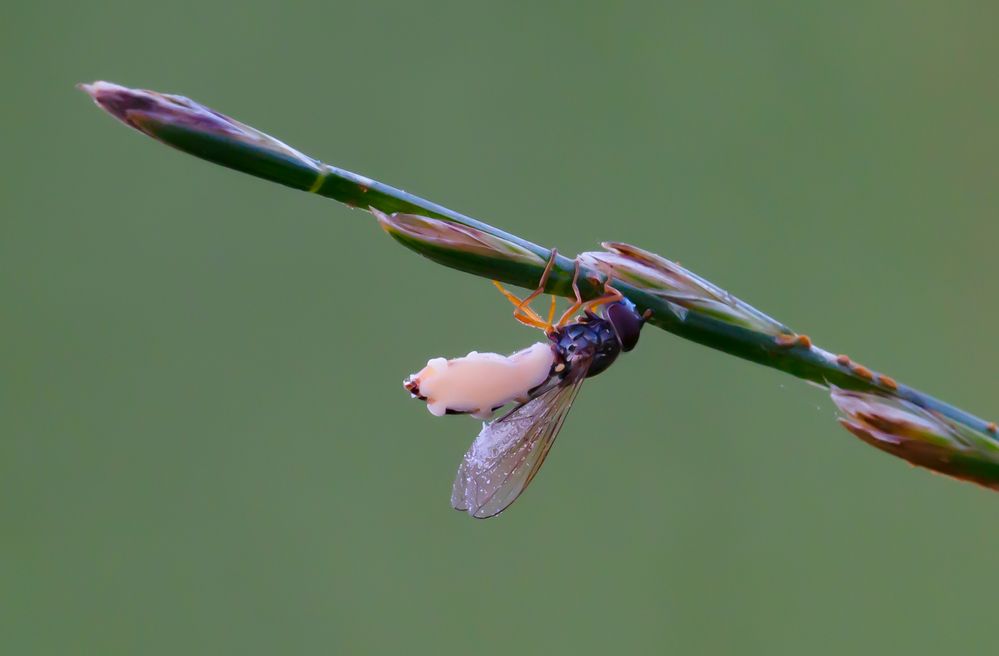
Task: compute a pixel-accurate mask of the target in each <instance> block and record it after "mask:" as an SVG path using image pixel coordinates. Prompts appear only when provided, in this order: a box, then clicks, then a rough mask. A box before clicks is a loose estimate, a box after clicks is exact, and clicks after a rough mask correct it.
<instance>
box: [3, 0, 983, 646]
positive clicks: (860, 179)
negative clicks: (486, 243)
mask: <svg viewBox="0 0 999 656" xmlns="http://www.w3.org/2000/svg"><path fill="white" fill-rule="evenodd" d="M4 13H5V18H4V20H3V21H2V23H0V54H2V57H0V71H2V76H3V80H4V102H3V103H2V104H0V117H2V121H0V124H2V126H3V127H2V128H0V130H2V133H3V144H4V147H3V154H4V156H3V157H2V158H0V167H2V171H0V173H2V175H0V180H2V181H3V183H2V185H3V193H2V194H0V300H2V307H3V313H2V320H0V334H2V339H0V362H2V365H0V370H2V372H3V373H2V376H0V432H2V439H0V526H2V539H0V652H2V653H4V654H60V655H63V654H105V655H106V654H144V655H148V654H236V653H239V654H277V653H280V654H288V653H301V654H305V653H308V654H315V653H404V654H424V653H426V654H457V653H465V654H469V653H470V654H482V655H483V656H484V655H488V654H511V653H575V654H606V653H647V652H670V653H681V654H686V653H691V654H710V653H717V654H722V653H737V654H802V653H808V654H841V653H857V652H860V653H875V652H876V653H881V654H910V655H911V654H929V653H940V652H942V651H944V650H946V652H947V653H983V652H986V651H988V649H987V648H986V646H987V645H988V644H990V643H991V641H993V640H994V630H993V627H994V623H995V589H996V583H997V571H996V567H995V554H996V552H997V549H999V497H997V496H996V495H995V494H994V493H991V492H986V491H984V490H981V489H978V488H976V487H974V486H971V485H969V484H963V483H957V482H954V481H950V480H948V479H944V478H941V477H938V476H933V475H931V474H929V473H926V472H924V471H921V470H913V469H911V468H910V467H908V466H907V465H905V464H904V463H902V462H901V461H897V460H895V459H892V458H891V457H889V456H887V455H884V454H881V453H879V452H877V451H875V450H874V449H871V448H869V447H867V446H865V445H863V444H861V443H860V442H858V441H857V440H855V439H854V438H853V437H852V436H850V435H849V434H847V433H846V432H845V431H843V430H842V429H840V428H839V427H838V426H837V425H836V422H835V420H834V416H835V413H834V411H833V408H832V407H831V404H830V402H829V401H828V400H827V398H826V397H825V395H824V394H823V393H821V392H820V391H818V390H815V389H813V388H810V387H808V386H806V385H804V384H803V383H800V382H798V381H796V380H795V379H793V378H790V377H788V376H785V375H783V374H780V373H779V372H775V371H771V370H768V369H765V368H762V367H759V366H756V365H751V364H748V363H745V362H742V361H738V360H736V359H733V358H731V357H728V356H724V355H722V354H719V353H716V352H714V351H710V350H708V349H705V348H703V347H699V346H696V345H693V344H689V343H687V342H684V341H682V340H679V339H677V338H675V337H673V336H671V335H668V334H666V333H662V332H660V331H655V330H649V331H647V332H646V334H645V336H644V337H643V343H642V344H641V345H640V348H639V349H638V350H637V351H636V352H635V353H634V354H631V355H629V356H628V357H625V358H623V359H622V360H621V361H620V362H619V364H617V365H615V367H614V368H613V369H611V370H610V371H609V372H608V373H607V374H605V375H603V376H600V377H599V378H596V379H594V380H593V381H591V382H590V383H588V384H587V385H586V387H585V388H584V390H583V392H582V394H581V395H580V398H579V401H578V403H577V408H576V409H575V410H574V412H573V414H572V415H571V416H570V418H569V421H568V422H567V425H566V428H565V430H564V432H563V435H562V437H561V438H560V440H559V444H558V446H557V447H556V448H555V450H554V452H553V453H552V457H551V458H550V459H549V461H548V464H547V465H546V467H545V471H544V473H543V474H542V475H541V476H539V477H538V479H537V481H536V482H535V483H534V485H533V486H532V487H531V489H530V490H529V491H528V492H527V494H526V495H525V496H524V497H523V498H522V499H521V500H520V501H519V502H518V503H517V504H516V505H514V507H513V508H512V509H511V510H510V511H509V512H508V513H506V514H504V515H503V516H501V517H500V518H498V519H495V520H491V521H487V522H476V521H473V520H471V519H469V518H468V517H466V516H464V515H461V514H458V513H456V512H454V511H452V510H451V509H450V507H449V503H448V497H449V492H450V485H451V478H452V476H453V474H454V471H455V468H456V466H457V463H458V460H459V458H460V456H461V454H462V453H463V452H464V450H465V448H466V447H467V445H468V444H469V442H470V440H471V438H472V437H473V436H474V435H475V433H476V432H477V428H478V425H477V423H476V422H475V421H474V420H471V419H468V418H448V419H436V418H434V417H432V416H430V414H429V413H428V412H427V411H426V409H425V407H424V406H423V404H421V403H418V402H416V401H412V400H410V399H409V398H408V395H407V394H406V393H405V392H404V391H403V389H402V388H401V386H400V383H401V381H402V379H403V377H404V376H405V375H407V374H408V373H410V372H411V371H414V370H416V369H419V368H420V367H421V366H422V365H423V364H424V363H425V361H426V360H427V358H429V357H431V356H437V355H450V356H454V355H461V354H464V353H466V352H467V351H469V350H472V349H479V350H495V351H500V352H508V351H511V350H514V349H516V348H520V347H522V346H525V345H527V344H529V343H531V342H532V341H535V340H536V339H538V337H539V335H538V334H537V333H535V332H532V331H531V330H529V329H527V328H524V327H521V326H518V325H517V324H515V323H514V322H513V321H512V319H511V318H510V308H509V306H508V305H507V304H506V302H505V301H503V300H502V299H501V298H500V297H499V295H497V294H496V293H495V291H494V290H493V289H492V288H491V287H490V286H489V285H488V284H487V283H486V282H485V281H483V280H481V279H477V278H472V277H470V276H466V275H463V274H459V273H457V272H453V271H450V270H446V269H443V268H441V267H438V266H436V265H433V264H431V263H430V262H428V261H426V260H423V259H421V258H419V257H417V256H415V255H414V254H412V253H410V252H408V251H406V250H404V249H402V248H400V247H399V246H398V245H396V244H395V243H394V242H392V241H391V240H390V239H388V238H386V237H385V236H384V235H383V234H382V233H381V231H380V230H379V229H378V228H377V226H376V224H375V222H374V221H373V220H372V219H371V218H370V217H369V216H368V215H367V214H364V213H361V212H352V211H350V210H348V209H346V208H344V207H342V206H340V205H337V204H336V203H333V202H331V201H328V200H324V199H321V198H317V197H313V196H309V195H307V194H302V193H297V192H291V191H289V190H286V189H283V188H280V187H277V186H274V185H271V184H268V183H264V182H261V181H258V180H254V179H251V178H249V177H246V176H243V175H239V174H236V173H233V172H230V171H226V170H223V169H220V168H217V167H214V166H211V165H208V164H206V163H203V162H200V161H197V160H195V159H193V158H190V157H188V156H185V155H182V154H179V153H177V152H175V151H171V150H169V149H167V148H164V147H162V146H160V145H158V144H155V143H154V142H152V141H151V140H149V139H146V138H144V137H142V136H141V135H139V134H137V133H135V132H133V131H131V130H128V129H126V128H125V127H123V126H121V125H118V124H116V123H115V122H114V121H113V120H111V119H110V118H109V117H107V116H105V115H103V114H102V113H101V112H100V111H99V110H98V109H96V108H95V107H93V106H92V104H91V103H90V101H89V99H87V98H86V97H85V96H84V95H83V94H81V93H79V92H77V91H75V90H74V89H73V85H74V84H75V83H77V82H81V81H91V80H94V79H107V80H112V81H115V82H119V83H122V84H126V85H131V86H140V87H146V88H152V89H157V90H160V91H167V92H176V93H182V94H185V95H188V96H190V97H192V98H195V99H197V100H199V101H201V102H204V103H206V104H208V105H210V106H212V107H215V108H217V109H219V110H221V111H224V112H227V113H229V114H232V115H234V116H235V117H237V118H239V119H241V120H243V121H246V122H248V123H250V124H252V125H254V126H256V127H259V128H261V129H263V130H266V131H269V132H271V133H272V134H275V135H276V136H278V137H279V138H282V139H285V140H287V141H288V142H289V143H291V144H292V145H295V146H297V147H300V148H301V149H303V150H305V151H306V152H308V153H310V154H313V155H316V156H318V157H322V158H324V159H325V160H326V161H329V162H331V163H334V164H336V165H339V166H343V167H346V168H348V169H351V170H354V171H357V172H359V173H363V174H366V175H369V176H373V177H375V178H377V179H380V180H382V181H384V182H387V183H389V184H393V185H396V186H399V187H402V188H404V189H407V190H408V191H412V192H415V193H418V194H421V195H423V196H426V197H428V198H430V199H433V200H436V201H438V202H441V203H444V204H445V205H448V206H450V207H452V208H454V209H457V210H460V211H465V212H467V213H469V214H471V215H472V216H475V217H477V218H481V219H483V220H486V221H488V222H491V223H493V224H495V225H497V226H499V227H501V228H504V229H507V230H510V231H512V232H514V233H516V234H519V235H521V236H524V237H526V238H529V239H531V240H533V241H536V242H538V243H541V244H544V245H553V246H557V247H558V248H559V250H560V251H562V252H564V253H574V252H579V251H582V250H588V249H592V248H593V247H594V246H595V245H596V244H597V243H598V242H599V241H600V240H605V239H617V240H624V241H630V242H633V243H636V244H639V245H641V246H643V247H645V248H648V249H651V250H653V251H657V252H659V253H661V254H663V255H665V256H667V257H671V258H674V259H677V260H680V261H681V262H682V263H683V264H684V265H685V266H687V267H689V268H691V269H693V270H694V271H696V272H698V273H700V274H702V275H704V276H706V277H708V278H709V279H711V280H712V281H714V282H716V283H718V284H720V285H722V286H723V287H726V288H728V289H729V290H730V291H732V292H733V293H735V294H737V295H739V296H741V297H742V298H744V299H746V300H747V301H749V302H751V303H753V304H754V305H756V306H758V307H759V308H761V309H762V310H764V311H766V312H768V313H770V314H772V315H774V316H775V317H777V318H779V319H780V320H782V321H784V322H786V323H788V324H789V325H791V326H792V327H794V328H796V329H797V330H800V331H802V332H806V333H808V334H809V335H811V336H812V337H813V339H815V340H816V341H817V343H818V344H820V345H822V346H824V347H826V348H829V349H831V350H833V351H835V352H845V353H849V354H850V355H852V356H854V357H855V358H857V359H859V360H861V361H863V362H865V363H867V364H869V365H871V366H873V367H876V368H879V369H883V370H884V371H886V372H888V373H891V374H892V375H895V376H896V377H897V378H898V379H899V380H901V381H904V382H907V383H910V384H912V385H915V386H917V387H920V388H922V389H924V390H926V391H928V392H930V393H934V394H937V395H939V396H941V397H942V398H944V399H945V400H948V401H951V402H953V403H956V404H958V405H960V406H961V407H964V408H965V409H967V410H969V411H971V412H975V413H978V414H981V415H984V416H991V417H992V418H995V417H996V416H997V415H999V406H997V400H996V398H995V382H996V371H997V368H999V348H997V347H996V343H995V340H994V337H993V332H994V330H993V328H992V327H993V326H994V325H996V322H997V321H999V310H997V309H996V307H997V306H996V303H995V302H994V298H995V295H996V290H997V282H996V281H997V280H999V260H997V258H996V257H995V250H996V242H997V238H999V227H997V224H996V220H995V218H996V215H997V212H999V186H997V184H996V180H997V175H999V167H997V161H999V159H997V158H999V156H997V153H999V120H997V118H996V117H997V114H996V106H997V101H999V86H997V85H996V83H995V68H996V64H997V62H999V42H997V40H996V39H995V25H996V23H997V21H999V5H996V4H995V3H986V2H954V3H933V2H913V3H906V4H899V3H889V2H843V3H824V4H818V3H793V2H758V3H710V4H701V3H697V4H695V3H651V2H648V3H606V2H585V3H527V2H507V3H477V2H473V3H469V2H449V3H448V2H429V3H416V2H402V1H396V2H370V3H338V2H312V3H306V2H284V3H268V2H260V1H258V0H248V2H244V3H240V4H239V5H233V4H231V3H213V2H208V3H206V2H175V3H169V4H163V3H146V2H134V1H133V2H120V1H117V0H116V1H112V2H102V3H99V4H90V3H69V2H63V3H46V2H38V3H32V4H28V3H23V2H15V3H14V4H13V5H12V6H11V5H8V6H7V8H6V9H5V11H4Z"/></svg>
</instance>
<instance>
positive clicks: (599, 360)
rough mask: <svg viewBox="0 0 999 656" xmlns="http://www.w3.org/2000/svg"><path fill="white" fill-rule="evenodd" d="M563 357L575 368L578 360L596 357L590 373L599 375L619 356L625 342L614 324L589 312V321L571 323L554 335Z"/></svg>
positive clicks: (557, 348) (556, 346)
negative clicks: (614, 327) (617, 333)
mask: <svg viewBox="0 0 999 656" xmlns="http://www.w3.org/2000/svg"><path fill="white" fill-rule="evenodd" d="M551 340H552V342H553V343H554V344H555V352H556V354H557V356H558V358H559V359H560V360H562V361H563V362H565V363H566V366H567V367H568V369H570V370H571V369H572V366H573V364H574V363H575V362H578V361H581V360H589V359H590V358H592V359H593V361H592V363H591V364H590V368H589V370H588V372H587V376H596V375H597V374H599V373H600V372H601V371H603V370H604V369H606V368H607V367H609V366H610V365H611V363H613V362H614V360H616V359H617V356H618V355H619V354H620V353H621V342H620V340H619V339H618V337H617V335H616V334H615V332H614V329H613V327H612V326H611V323H610V322H609V321H607V320H606V319H603V318H601V317H598V316H596V315H593V314H589V315H588V316H587V317H586V320H584V321H580V322H578V323H571V324H569V325H568V326H565V327H564V328H562V329H560V330H559V331H557V332H556V333H554V334H553V335H552V336H551Z"/></svg>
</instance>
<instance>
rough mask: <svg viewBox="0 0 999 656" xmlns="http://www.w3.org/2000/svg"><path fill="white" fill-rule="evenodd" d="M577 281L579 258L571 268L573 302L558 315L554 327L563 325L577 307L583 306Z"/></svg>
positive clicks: (567, 321) (574, 312) (573, 314)
mask: <svg viewBox="0 0 999 656" xmlns="http://www.w3.org/2000/svg"><path fill="white" fill-rule="evenodd" d="M578 283H579V260H576V267H575V269H573V272H572V291H573V293H574V294H575V295H576V300H575V301H574V302H573V304H572V305H570V306H569V309H568V310H566V311H565V312H563V313H562V316H561V317H559V320H558V323H557V324H555V327H556V328H562V327H564V326H565V325H566V324H567V323H569V321H570V320H571V319H572V317H573V316H575V314H576V312H577V311H578V310H579V308H581V307H583V297H582V295H581V294H580V293H579V284H578Z"/></svg>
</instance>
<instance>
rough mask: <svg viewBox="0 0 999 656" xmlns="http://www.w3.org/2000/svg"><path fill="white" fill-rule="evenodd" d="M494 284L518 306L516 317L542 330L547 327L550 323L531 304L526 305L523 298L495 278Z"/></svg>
mask: <svg viewBox="0 0 999 656" xmlns="http://www.w3.org/2000/svg"><path fill="white" fill-rule="evenodd" d="M493 284H494V285H496V289H498V290H500V293H501V294H503V296H505V297H506V299H507V300H508V301H510V302H511V303H513V304H514V305H515V306H516V307H515V308H514V309H513V318H514V319H516V320H517V321H519V322H520V323H522V324H525V325H527V326H531V327H532V328H541V329H542V330H545V329H547V327H548V324H547V323H545V321H544V319H542V318H541V317H540V316H538V313H537V312H535V311H534V310H532V309H531V308H530V307H529V306H526V305H524V301H523V300H521V299H520V298H519V297H517V296H514V295H513V294H511V293H510V292H508V291H507V290H506V289H504V288H503V285H501V284H500V283H499V282H497V281H495V280H494V281H493Z"/></svg>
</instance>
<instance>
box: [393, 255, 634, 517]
mask: <svg viewBox="0 0 999 656" xmlns="http://www.w3.org/2000/svg"><path fill="white" fill-rule="evenodd" d="M555 255H556V253H555V251H554V250H553V251H552V256H551V258H550V259H549V261H548V265H547V266H546V267H545V271H544V273H543V274H542V277H541V281H540V282H539V284H538V288H537V289H536V290H535V291H534V292H533V293H531V294H530V295H529V296H527V297H526V298H524V299H521V298H518V297H517V296H514V295H513V294H511V293H510V292H508V291H506V290H505V289H504V288H503V286H502V285H500V283H498V282H496V281H493V284H495V285H496V287H497V288H498V289H499V290H500V292H501V293H502V294H503V295H504V296H505V297H506V298H507V299H508V300H509V301H510V302H511V303H513V304H514V305H515V306H516V309H515V310H514V318H515V319H517V320H518V321H520V322H521V323H524V324H526V325H528V326H533V327H535V328H540V329H542V330H543V331H544V332H545V335H546V337H547V338H548V341H547V342H539V343H538V344H534V345H533V346H531V347H529V348H527V349H524V350H522V351H518V352H517V353H514V354H513V355H510V356H503V355H498V354H495V353H476V352H474V351H473V352H472V353H469V354H468V355H467V356H465V357H462V358H454V359H452V360H445V359H444V358H435V359H432V360H430V361H429V362H428V363H427V366H426V367H425V368H424V369H423V370H421V371H419V372H417V373H415V374H413V375H412V376H410V377H409V378H407V379H406V380H405V382H404V386H405V387H406V389H407V390H409V391H410V393H411V394H412V395H413V396H414V397H416V398H419V399H422V400H425V401H427V406H428V408H429V409H430V411H431V412H432V413H433V414H435V415H442V414H445V413H446V414H464V413H469V414H472V416H475V417H478V418H482V419H484V418H487V417H489V416H490V415H491V414H492V413H493V412H495V411H496V410H498V409H499V408H500V407H502V406H504V405H506V404H508V403H510V402H516V405H515V406H514V407H513V408H512V409H511V410H509V411H508V412H506V413H505V414H503V415H501V416H500V417H498V418H497V419H494V420H493V421H490V422H486V423H484V424H483V427H482V430H481V431H480V432H479V435H478V437H476V439H475V441H474V442H473V443H472V446H471V447H470V448H469V449H468V451H467V452H466V453H465V456H464V458H463V459H462V461H461V464H460V465H459V466H458V473H457V476H456V477H455V479H454V484H453V487H452V490H451V505H452V506H453V507H454V508H455V509H456V510H462V511H466V512H468V514H469V515H471V516H472V517H475V518H479V519H485V518H487V517H494V516H495V515H498V514H499V513H501V512H503V510H505V509H506V508H507V507H509V506H510V504H512V503H513V502H514V501H515V500H516V499H517V497H519V496H520V494H521V493H522V492H523V491H524V490H525V489H526V488H527V486H528V485H529V484H530V483H531V481H532V480H533V479H534V477H535V476H536V475H537V473H538V470H539V469H540V468H541V465H542V464H543V463H544V461H545V457H546V456H547V455H548V452H549V451H550V450H551V447H552V444H553V443H554V441H555V437H556V436H557V435H558V433H559V430H560V429H561V428H562V424H563V423H564V421H565V417H566V415H567V414H568V412H569V409H570V408H571V407H572V403H573V401H574V400H575V398H576V395H577V394H578V393H579V388H580V386H581V385H582V383H583V381H584V380H586V379H587V378H589V377H592V376H596V375H597V374H599V373H601V372H602V371H604V370H605V369H607V367H609V366H610V365H611V364H612V363H613V362H614V360H616V359H617V357H618V355H620V354H621V352H622V351H630V350H631V349H633V348H634V347H635V345H636V344H637V343H638V337H639V334H640V332H641V329H642V326H643V325H644V323H645V320H646V319H647V318H648V314H647V313H646V314H645V315H640V314H638V312H637V311H636V310H635V306H634V305H633V304H632V303H631V302H630V301H628V300H627V299H625V298H624V297H623V296H622V295H621V293H620V292H618V291H617V290H615V289H614V288H613V287H611V285H610V284H609V283H610V280H609V279H608V281H607V283H605V292H606V293H605V294H604V295H603V296H601V297H599V298H597V299H594V300H591V301H587V302H583V300H582V298H581V296H580V293H579V287H578V285H577V280H578V276H579V263H578V262H577V263H576V268H575V273H574V275H573V280H572V288H573V291H574V292H575V295H576V298H575V302H574V303H573V304H572V306H571V307H569V309H568V310H566V311H565V313H564V314H563V315H562V316H561V318H560V319H559V320H558V322H555V323H553V319H554V315H555V298H554V297H552V304H551V309H550V310H549V313H548V319H547V321H545V320H544V319H542V318H541V317H540V316H539V315H538V314H537V313H536V312H535V311H534V310H533V309H531V307H530V303H531V301H532V300H534V299H535V298H536V297H537V296H538V295H540V294H541V293H542V292H543V290H544V287H545V283H546V282H547V279H548V275H549V274H550V273H551V269H552V266H553V264H554V262H555ZM580 312H582V316H579V317H578V318H577V314H578V313H580Z"/></svg>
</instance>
